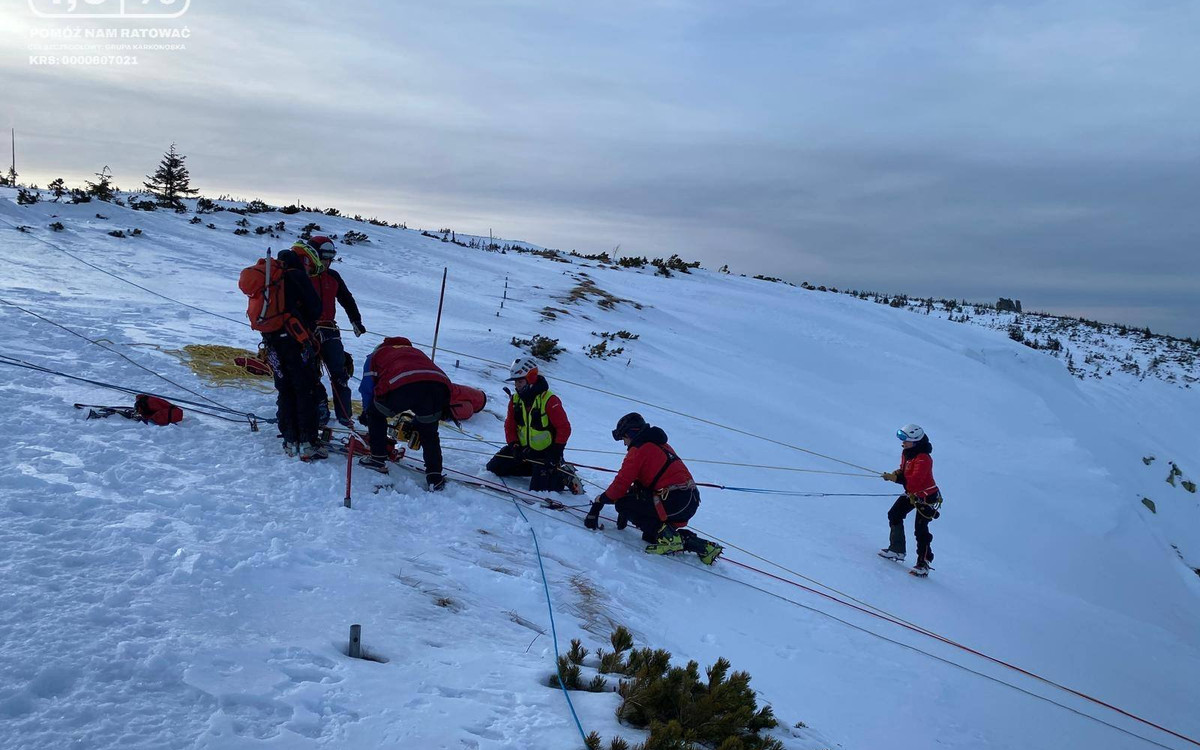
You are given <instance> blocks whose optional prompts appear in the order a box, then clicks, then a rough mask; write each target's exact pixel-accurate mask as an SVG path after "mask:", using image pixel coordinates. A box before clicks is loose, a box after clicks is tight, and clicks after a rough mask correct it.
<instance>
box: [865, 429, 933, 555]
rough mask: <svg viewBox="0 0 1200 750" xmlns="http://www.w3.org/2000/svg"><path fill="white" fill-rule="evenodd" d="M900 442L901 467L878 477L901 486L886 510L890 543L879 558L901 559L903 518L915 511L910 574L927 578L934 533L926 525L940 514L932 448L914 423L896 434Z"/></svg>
mask: <svg viewBox="0 0 1200 750" xmlns="http://www.w3.org/2000/svg"><path fill="white" fill-rule="evenodd" d="M896 437H898V438H899V439H900V444H901V446H902V451H901V453H900V468H899V469H896V470H895V471H888V472H884V473H883V474H882V475H881V476H882V477H883V478H884V479H886V480H888V481H889V482H895V483H897V484H899V485H900V486H902V487H904V494H903V495H901V496H900V497H898V498H896V502H895V503H893V504H892V507H891V510H889V511H888V514H887V518H888V525H889V527H890V529H891V534H890V543H889V544H888V546H887V547H884V548H883V549H881V550H880V551H879V556H880V557H883V558H887V559H888V560H896V561H902V560H904V556H905V554H906V552H905V541H904V517H905V516H907V515H908V514H909V513H910V512H911V511H913V510H915V511H917V520H916V523H915V524H914V525H915V527H916V528H915V533H916V537H917V564H916V565H915V566H914V567H913V569H912V570H910V571H909V572H910V573H912V574H913V575H915V576H921V577H925V576H927V575H929V570H930V568H929V563H931V562H933V548H932V546H931V545H932V543H933V534H931V533H930V532H929V523H930V521H933V520H934V519H936V518H937V517H938V516H940V515H941V513H940V512H939V510H938V509H939V508H940V507H941V505H942V493H941V491H940V490H939V489H938V486H937V482H935V481H934V479H933V456H932V455H931V454H932V453H933V445H932V444H931V443H930V442H929V436H928V435H926V434H925V430H923V429H921V427H920V426H918V425H915V424H906V425H904V426H903V427H901V428H900V429H899V430H897V431H896Z"/></svg>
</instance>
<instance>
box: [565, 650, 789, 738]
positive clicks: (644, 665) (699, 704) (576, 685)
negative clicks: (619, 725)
mask: <svg viewBox="0 0 1200 750" xmlns="http://www.w3.org/2000/svg"><path fill="white" fill-rule="evenodd" d="M609 641H610V643H611V644H612V646H613V651H612V652H610V653H604V652H603V651H597V652H596V655H597V656H599V657H600V672H602V673H603V672H607V673H617V674H620V675H622V676H623V677H625V679H622V680H621V681H620V684H619V685H618V687H617V694H618V695H620V696H621V699H622V701H621V706H620V708H618V709H617V719H618V720H620V721H621V722H623V723H625V724H628V725H630V726H633V727H636V728H638V729H643V730H649V733H650V735H649V737H647V738H646V741H645V742H643V743H642V744H640V745H637V750H706V749H709V748H719V750H783V745H782V744H781V743H780V742H779V741H778V740H776V739H775V738H773V737H769V736H765V735H763V734H762V732H764V731H765V730H768V729H773V728H774V727H776V726H777V724H778V722H777V721H776V720H775V715H774V712H773V711H772V710H771V707H770V706H764V707H762V708H759V706H758V702H757V700H756V697H755V694H754V691H753V690H751V689H750V675H749V674H748V673H746V672H731V671H730V663H729V661H728V660H726V659H724V658H720V659H717V661H716V662H715V663H714V664H713V665H712V666H711V667H709V668H708V669H706V670H704V674H703V675H701V673H700V667H699V665H698V664H697V663H696V662H694V661H689V662H688V663H687V666H684V667H673V666H671V654H670V653H669V652H667V651H664V650H662V649H650V648H641V649H634V648H633V637H632V635H630V633H629V631H628V630H626V629H625V628H624V627H617V628H616V629H615V630H614V631H613V633H612V635H611V636H610V637H609ZM626 652H628V660H627V661H626V660H624V659H623V658H622V656H623V655H624V654H625V653H626ZM586 656H587V649H585V648H583V645H582V643H580V641H578V640H573V641H571V651H570V652H569V653H568V654H567V655H566V656H563V657H562V658H561V659H559V662H558V669H559V674H562V676H563V677H562V680H563V683H564V684H565V685H566V687H567V689H568V690H585V689H586V690H590V691H592V692H604V691H606V689H607V681H605V680H604V678H603V677H601V676H600V675H596V676H595V677H593V678H592V679H591V680H590V681H588V682H587V683H586V686H585V685H584V683H583V681H582V680H581V679H580V674H579V672H580V669H581V665H582V662H583V660H584V658H586ZM576 657H578V659H576ZM606 667H607V668H606ZM549 684H550V685H551V686H552V687H559V677H558V674H555V675H553V676H551V678H550V681H549ZM601 743H602V739H601V737H600V736H599V735H598V734H597V733H595V732H593V733H592V734H591V735H589V736H588V738H587V740H586V744H585V746H586V747H588V748H601V747H603V745H602V744H601ZM609 747H610V749H611V750H628V748H629V744H628V743H627V742H626V741H625V740H623V739H621V738H619V737H617V738H613V740H612V744H611V745H610V746H609Z"/></svg>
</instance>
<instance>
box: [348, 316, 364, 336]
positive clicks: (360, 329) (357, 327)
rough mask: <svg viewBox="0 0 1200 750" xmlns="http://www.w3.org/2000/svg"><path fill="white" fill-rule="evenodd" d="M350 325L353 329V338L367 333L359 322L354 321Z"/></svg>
mask: <svg viewBox="0 0 1200 750" xmlns="http://www.w3.org/2000/svg"><path fill="white" fill-rule="evenodd" d="M350 325H351V326H353V328H354V336H355V337H356V338H357V337H359V336H361V335H363V334H364V333H366V332H367V327H366V326H364V325H363V324H362V321H361V320H356V321H354V322H353V323H351V324H350Z"/></svg>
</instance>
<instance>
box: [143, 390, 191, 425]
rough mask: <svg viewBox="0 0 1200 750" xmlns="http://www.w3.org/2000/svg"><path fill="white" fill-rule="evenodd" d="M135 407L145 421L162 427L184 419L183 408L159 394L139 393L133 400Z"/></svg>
mask: <svg viewBox="0 0 1200 750" xmlns="http://www.w3.org/2000/svg"><path fill="white" fill-rule="evenodd" d="M133 409H134V411H136V412H137V415H138V416H139V417H140V418H141V419H142V421H143V422H153V423H154V424H156V425H159V426H160V427H163V426H166V425H169V424H175V423H176V422H178V421H180V420H182V419H183V409H180V408H179V407H178V406H176V405H175V404H172V403H171V402H170V401H167V400H166V399H165V398H159V397H158V396H147V395H146V394H144V393H139V394H138V397H137V398H136V399H135V400H134V402H133Z"/></svg>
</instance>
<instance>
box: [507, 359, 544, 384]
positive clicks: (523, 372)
mask: <svg viewBox="0 0 1200 750" xmlns="http://www.w3.org/2000/svg"><path fill="white" fill-rule="evenodd" d="M537 369H538V363H537V360H536V359H534V358H533V357H517V358H516V359H514V360H513V363H512V366H511V367H509V368H508V377H507V378H505V380H521V379H522V378H528V377H529V376H530V374H532V375H533V377H534V378H536V377H537Z"/></svg>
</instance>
